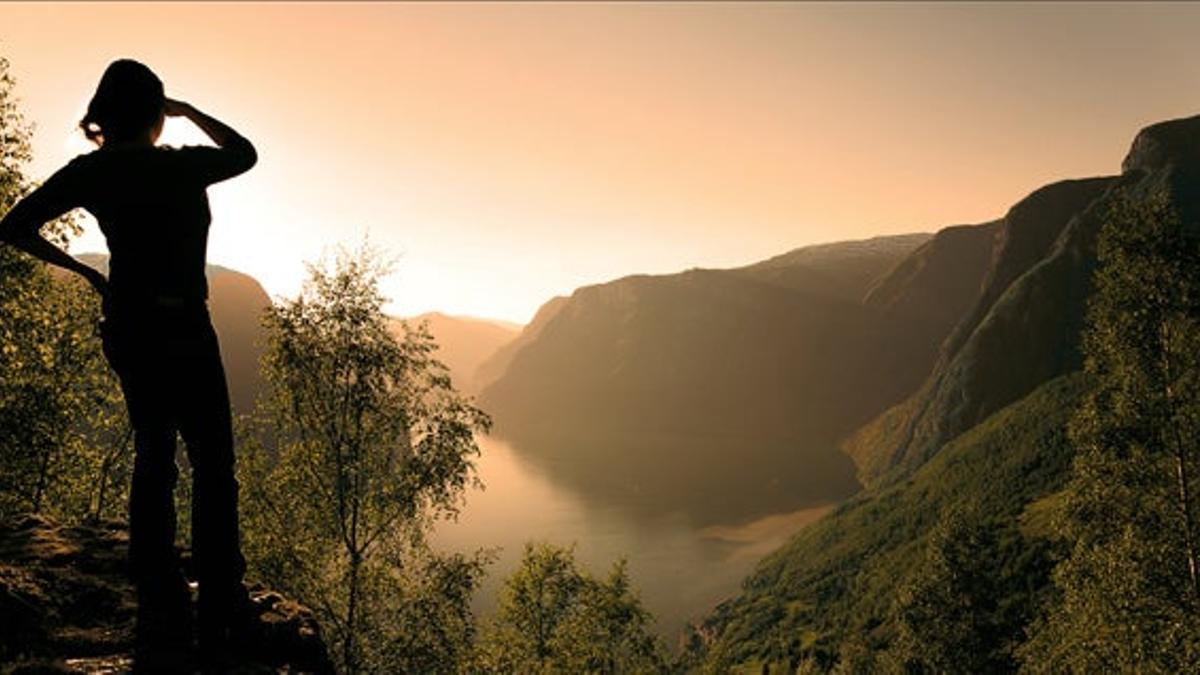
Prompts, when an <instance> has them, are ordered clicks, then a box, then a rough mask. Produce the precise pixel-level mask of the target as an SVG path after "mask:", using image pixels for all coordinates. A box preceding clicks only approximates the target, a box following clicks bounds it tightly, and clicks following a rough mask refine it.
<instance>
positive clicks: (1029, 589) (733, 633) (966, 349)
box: [691, 117, 1200, 672]
mask: <svg viewBox="0 0 1200 675" xmlns="http://www.w3.org/2000/svg"><path fill="white" fill-rule="evenodd" d="M1157 190H1165V191H1167V193H1168V195H1169V197H1170V199H1171V200H1172V202H1173V204H1174V205H1175V206H1176V207H1177V208H1178V209H1179V210H1180V211H1181V212H1182V213H1183V214H1184V222H1185V223H1195V222H1197V218H1198V217H1200V117H1192V118H1187V119H1180V120H1172V121H1169V122H1164V123H1160V124H1156V125H1153V126H1150V127H1147V128H1146V129H1143V130H1142V131H1141V132H1139V133H1138V135H1137V136H1136V138H1135V140H1134V142H1133V144H1132V147H1131V150H1130V152H1129V153H1128V155H1127V156H1126V158H1125V160H1124V162H1123V163H1122V173H1121V174H1120V175H1119V176H1106V177H1098V178H1092V179H1085V180H1076V181H1062V182H1059V183H1055V184H1052V185H1048V186H1046V187H1044V188H1041V189H1040V190H1037V191H1035V192H1034V193H1032V194H1031V195H1029V196H1028V197H1027V198H1025V199H1024V200H1022V201H1021V202H1019V203H1018V204H1017V205H1015V206H1014V207H1013V208H1012V209H1010V211H1009V212H1008V214H1006V216H1005V217H1004V218H1002V219H1000V220H999V221H997V222H996V223H991V224H985V225H980V226H974V228H967V229H966V230H962V231H960V232H958V233H957V234H956V236H960V235H969V236H974V237H975V238H976V239H978V240H979V241H980V242H982V241H984V240H986V239H988V238H989V237H992V238H993V239H994V245H993V246H992V249H991V255H990V256H989V257H988V260H989V263H988V265H987V266H986V271H985V272H984V273H983V275H982V277H981V281H980V284H979V286H978V287H977V289H978V290H977V291H975V292H974V293H973V294H974V295H975V297H974V299H973V300H971V301H970V302H969V303H967V302H964V298H965V297H966V296H967V295H970V294H968V293H967V292H966V291H965V289H962V288H958V289H955V288H954V286H953V284H938V283H933V282H932V280H927V281H923V282H922V281H920V279H921V277H922V276H923V270H924V271H932V270H935V269H939V268H940V269H948V268H949V267H950V266H952V265H953V264H955V261H954V260H952V259H950V258H948V257H946V256H941V255H937V254H936V252H934V251H932V250H929V249H926V250H925V251H922V250H921V249H918V250H917V251H915V252H914V253H913V257H916V256H918V255H923V256H924V260H922V261H920V262H918V261H914V260H912V259H911V258H910V260H907V261H905V262H903V263H901V264H900V265H899V266H897V267H896V268H895V270H894V271H893V273H892V274H891V275H890V278H888V279H885V280H883V281H880V282H879V283H877V284H876V285H875V286H874V288H873V289H872V291H871V292H870V293H869V294H868V304H871V301H872V299H874V300H876V301H879V300H882V299H884V298H887V299H888V301H889V302H894V301H896V300H895V299H897V298H903V297H908V296H910V295H922V294H927V295H928V296H929V297H930V298H936V296H937V295H939V294H945V297H946V298H947V300H948V301H951V300H952V301H953V302H955V303H958V306H959V307H963V306H967V305H969V307H968V308H967V309H966V310H965V311H964V312H963V313H962V315H961V317H960V318H959V320H958V321H957V322H956V323H955V327H954V329H953V330H952V331H950V333H949V334H948V336H947V338H946V339H945V341H944V343H943V344H942V346H941V349H940V351H939V355H938V357H937V359H936V361H935V363H934V364H933V366H932V368H931V369H930V371H929V374H928V376H927V377H926V378H925V381H924V383H923V384H922V385H921V387H920V388H919V389H918V390H917V391H916V392H915V393H913V394H912V395H911V396H909V397H908V398H906V399H905V400H904V401H903V402H901V403H900V404H898V405H896V406H894V407H892V408H891V409H889V410H888V411H886V412H885V413H883V414H882V415H880V416H879V417H877V418H876V419H875V420H873V421H872V422H871V423H869V424H867V425H866V426H864V427H863V428H862V429H861V430H859V431H858V432H857V433H855V434H854V435H853V436H852V437H851V438H850V439H849V440H848V442H847V443H845V448H846V449H847V451H848V452H849V453H850V454H851V455H852V456H853V457H854V459H855V461H856V464H857V466H858V469H859V475H860V476H861V477H863V479H864V480H865V481H866V482H867V483H868V487H867V489H866V490H864V491H863V492H861V493H860V494H858V495H856V496H855V497H853V498H852V499H850V500H847V501H846V502H845V503H843V504H842V505H840V506H839V507H838V508H837V509H835V510H834V511H833V512H832V513H831V514H830V515H829V516H827V517H826V518H825V519H823V520H822V521H819V522H818V523H816V524H814V525H812V526H810V527H808V528H806V529H805V530H803V531H801V532H800V533H799V534H797V535H796V536H795V537H794V538H793V539H792V540H791V541H790V542H789V543H788V544H786V545H785V546H784V547H783V548H781V549H780V550H778V551H776V552H775V553H773V554H772V555H770V556H768V557H767V558H766V559H764V560H763V561H762V562H761V563H760V565H759V567H758V569H757V570H756V571H755V572H754V573H753V574H752V575H751V576H750V577H749V578H748V579H746V580H745V582H744V583H743V587H742V591H741V593H740V594H739V595H738V596H736V597H734V598H732V599H730V600H729V601H727V602H725V603H723V604H722V605H721V606H719V607H718V608H717V609H716V610H715V611H714V612H713V614H712V615H710V616H709V617H707V618H706V619H705V620H704V621H703V622H702V623H701V624H700V626H699V627H698V628H697V630H696V632H695V633H694V635H693V636H692V641H691V648H692V649H693V651H694V654H696V655H698V656H697V659H698V660H706V661H707V666H708V667H709V668H712V669H715V670H726V669H731V668H735V667H739V666H740V667H742V668H750V669H751V670H754V671H755V672H758V671H759V669H760V668H762V669H765V668H768V667H770V666H771V664H774V665H775V666H781V665H786V666H788V667H790V668H795V667H797V666H798V665H799V664H800V662H801V661H803V660H805V659H813V660H815V662H816V663H817V664H818V665H819V666H822V667H829V666H831V665H832V664H833V663H834V662H835V660H836V659H837V658H838V654H839V653H842V654H846V653H848V652H847V651H846V650H847V649H850V651H853V650H854V649H862V648H865V649H867V650H870V651H874V652H876V653H878V652H879V651H880V650H882V649H884V648H886V647H887V645H888V644H889V641H890V639H891V638H892V637H893V636H894V630H895V626H894V624H893V623H892V622H893V617H892V615H891V614H890V611H891V603H892V602H893V601H894V599H895V598H897V597H898V596H897V593H898V589H899V588H900V587H901V586H902V585H903V584H904V583H905V579H906V578H907V577H909V576H910V575H912V574H917V573H919V572H920V569H921V565H922V562H921V561H922V557H921V556H922V555H923V552H924V550H925V548H926V546H927V545H928V544H929V542H930V538H931V532H932V531H933V529H934V527H935V524H936V523H937V522H938V521H939V519H940V518H942V516H943V515H944V514H947V513H973V514H975V516H974V517H975V518H976V519H977V521H976V525H975V527H976V528H977V530H986V531H988V532H990V533H991V534H992V535H993V536H992V539H991V540H990V541H991V543H990V544H988V548H987V550H985V551H982V552H981V553H979V554H978V555H977V556H976V557H975V560H976V563H977V564H978V565H979V566H980V567H981V568H984V569H985V570H986V574H987V577H988V578H989V579H990V582H991V583H993V584H994V587H995V588H996V589H997V591H996V593H995V597H994V598H993V601H994V606H992V607H991V608H990V609H989V612H991V616H992V620H994V621H995V626H996V627H997V628H996V630H995V631H993V635H992V638H993V639H995V640H996V641H997V642H996V649H997V654H998V655H999V658H1000V659H1002V660H1003V659H1010V660H1011V647H1012V645H1013V644H1015V643H1016V642H1018V641H1020V640H1022V639H1023V630H1024V627H1025V626H1026V625H1027V624H1028V621H1029V620H1030V619H1031V618H1032V615H1033V611H1034V608H1035V607H1036V606H1037V605H1038V602H1039V600H1040V599H1041V597H1042V594H1043V593H1045V592H1046V591H1047V588H1048V582H1049V571H1050V570H1051V569H1052V567H1053V565H1054V562H1055V560H1056V559H1057V556H1059V555H1061V551H1059V550H1057V549H1056V546H1061V544H1059V543H1053V542H1051V541H1049V540H1048V538H1047V537H1046V530H1047V528H1046V523H1045V519H1046V516H1045V515H1044V514H1045V513H1046V512H1047V510H1048V509H1047V505H1048V504H1050V503H1052V502H1053V501H1054V500H1055V499H1057V496H1056V495H1057V491H1058V490H1059V488H1061V486H1062V485H1063V484H1064V483H1065V481H1066V480H1067V478H1068V476H1069V471H1070V459H1071V457H1072V455H1073V451H1072V449H1071V447H1070V446H1069V444H1068V443H1067V441H1066V438H1065V425H1066V422H1067V420H1068V419H1069V418H1070V416H1071V414H1072V413H1073V411H1074V410H1075V408H1076V407H1077V406H1078V404H1079V402H1080V400H1082V397H1083V396H1084V394H1085V393H1086V392H1087V391H1088V387H1089V383H1088V381H1087V379H1086V378H1085V377H1084V376H1083V375H1082V374H1081V373H1080V369H1081V365H1082V357H1081V347H1080V331H1081V328H1082V326H1083V321H1084V314H1085V311H1086V305H1087V298H1088V296H1089V294H1090V292H1091V275H1092V271H1093V269H1094V267H1095V265H1096V250H1095V248H1096V238H1097V235H1098V233H1099V230H1100V228H1101V226H1102V225H1103V224H1104V222H1105V220H1106V214H1107V212H1108V210H1109V208H1110V207H1112V206H1113V205H1114V204H1115V203H1116V202H1118V201H1119V200H1124V199H1130V200H1135V201H1136V200H1140V199H1144V198H1146V197H1147V196H1148V195H1149V194H1150V193H1151V192H1153V191H1157ZM987 228H990V229H991V230H992V234H988V233H987V232H986V231H985V229H987ZM944 233H945V231H943V233H939V235H938V236H935V238H934V240H933V241H934V242H936V241H937V239H938V237H940V236H942V235H943V234H944ZM970 233H973V235H970ZM1197 234H1198V235H1200V233H1197ZM993 235H994V237H993ZM939 288H940V289H941V290H938V289H939ZM885 289H886V293H884V290H885ZM848 645H850V647H848ZM1010 665H1013V666H1014V668H1015V664H1011V663H1010ZM772 672H774V671H773V670H772Z"/></svg>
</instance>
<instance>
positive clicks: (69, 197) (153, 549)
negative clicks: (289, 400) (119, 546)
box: [0, 59, 256, 665]
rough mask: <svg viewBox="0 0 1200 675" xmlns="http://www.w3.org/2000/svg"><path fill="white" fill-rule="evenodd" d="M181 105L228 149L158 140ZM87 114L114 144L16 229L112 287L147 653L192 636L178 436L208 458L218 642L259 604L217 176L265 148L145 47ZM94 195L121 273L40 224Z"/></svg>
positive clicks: (168, 651) (109, 336)
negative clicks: (227, 356)
mask: <svg viewBox="0 0 1200 675" xmlns="http://www.w3.org/2000/svg"><path fill="white" fill-rule="evenodd" d="M166 116H182V117H186V118H188V119H189V120H191V121H192V122H194V123H195V124H196V126H198V127H199V128H200V129H201V130H203V131H204V133H206V134H207V135H208V136H209V138H211V139H212V140H213V142H214V143H215V144H216V146H217V147H211V146H185V147H182V148H170V147H163V146H157V145H155V143H156V142H157V141H158V137H159V134H160V133H161V132H162V127H163V121H164V118H165V117H166ZM80 127H81V128H82V129H83V133H84V134H85V135H86V136H87V138H88V139H90V140H91V141H93V142H94V143H95V144H96V145H97V146H98V149H97V150H94V151H92V152H90V153H87V154H84V155H80V156H78V157H76V158H75V159H73V160H71V161H70V162H69V163H68V164H67V165H66V166H65V167H63V168H62V169H60V170H59V171H57V172H56V173H55V174H54V175H52V176H51V177H50V178H49V179H47V180H46V182H45V183H44V184H43V185H42V186H41V187H39V188H38V189H36V190H35V191H33V192H32V193H31V194H29V195H28V196H27V197H26V198H25V199H24V200H22V201H21V202H19V203H18V204H17V205H16V206H14V207H13V208H12V210H11V211H10V212H9V213H8V215H7V216H5V218H4V220H3V221H0V238H3V240H5V241H7V242H9V243H11V244H13V245H15V246H17V247H18V248H21V249H23V250H25V251H27V252H28V253H30V254H32V255H34V256H36V257H38V258H41V259H42V260H45V261H46V262H49V263H52V264H54V265H59V266H61V267H64V268H66V269H69V270H72V271H74V272H77V273H79V274H80V275H82V276H83V277H85V278H86V279H87V280H88V281H89V282H90V283H91V284H92V286H93V287H95V289H96V290H97V291H98V292H99V293H100V294H101V296H102V297H103V307H104V319H103V321H102V323H101V337H102V340H103V346H104V354H105V356H106V357H107V359H108V362H109V364H110V365H111V366H112V368H113V370H114V371H116V373H117V375H118V377H119V378H120V381H121V388H122V391H123V392H124V395H125V404H126V406H127V407H128V409H129V418H130V420H131V422H132V424H133V429H134V448H135V453H136V459H135V461H134V471H133V485H132V489H131V494H130V506H129V520H130V524H129V525H130V540H129V558H130V571H131V574H132V577H133V580H134V583H135V585H136V587H137V591H138V604H139V607H138V615H137V620H138V621H137V641H136V642H137V648H138V650H139V651H138V653H139V655H140V658H143V659H144V662H143V663H144V665H148V664H146V663H145V661H147V660H151V656H150V655H152V654H154V655H158V656H163V655H167V657H170V656H172V655H175V654H178V653H179V651H181V650H186V649H187V648H188V647H190V644H191V628H192V625H191V606H190V594H189V592H188V588H187V585H186V581H185V579H184V577H183V575H182V573H181V571H180V567H179V560H178V558H177V556H176V553H175V548H174V542H175V506H174V501H173V493H174V488H175V482H176V478H177V475H178V472H177V469H176V465H175V440H176V433H178V434H180V435H181V436H182V437H183V440H184V442H185V443H186V445H187V452H188V458H189V461H190V463H191V466H192V470H193V502H192V550H193V562H194V568H195V576H196V580H197V581H198V582H199V587H200V591H199V593H200V595H199V602H198V611H197V619H198V626H197V628H198V637H199V647H200V649H201V654H202V655H205V654H207V655H210V656H211V655H214V654H219V653H222V652H223V651H224V650H225V649H226V648H227V647H228V640H229V639H230V631H231V626H232V624H233V623H234V622H235V617H236V615H237V612H238V611H240V610H241V609H243V608H244V607H245V602H246V592H245V589H244V587H243V585H242V575H243V573H244V571H245V562H244V560H243V558H242V554H241V551H240V546H239V542H238V520H237V518H238V516H237V491H238V487H237V482H236V481H235V479H234V455H233V434H232V430H231V423H230V408H229V394H228V390H227V388H226V382H225V373H224V369H223V367H222V364H221V356H220V352H219V350H218V346H217V336H216V333H215V332H214V331H213V327H212V323H211V321H210V319H209V314H208V306H207V297H208V287H207V281H206V279H205V273H204V270H205V249H206V246H207V237H208V227H209V221H210V216H209V209H208V198H207V195H206V192H205V189H206V188H207V187H208V186H209V185H211V184H212V183H215V182H217V181H221V180H225V179H227V178H231V177H233V176H236V175H238V174H240V173H242V172H244V171H246V170H248V169H249V168H250V167H252V166H254V163H255V161H256V154H255V151H254V147H253V146H252V145H251V144H250V142H249V141H247V140H246V139H245V138H242V137H241V136H240V135H238V134H237V132H235V131H234V130H232V129H230V128H229V127H227V126H225V125H224V124H222V123H221V122H218V121H217V120H215V119H213V118H211V117H209V116H207V115H205V114H204V113H202V112H200V111H198V110H196V109H195V108H193V107H192V106H190V105H188V104H186V103H182V102H179V101H175V100H172V99H169V98H166V97H165V96H164V94H163V85H162V82H161V81H160V80H159V79H158V77H157V76H156V75H155V74H154V73H153V72H151V71H150V69H149V68H147V67H146V66H144V65H142V64H141V63H138V62H136V61H131V60H125V59H123V60H119V61H115V62H113V63H112V64H111V65H109V66H108V68H107V69H106V70H105V71H104V75H103V77H102V78H101V80H100V85H99V87H98V88H97V89H96V94H95V96H94V97H93V98H92V100H91V103H90V104H89V105H88V109H87V115H86V116H85V117H84V119H83V120H82V121H81V122H80ZM76 207H82V208H85V209H87V210H88V211H89V212H91V213H92V214H93V215H94V216H95V217H96V219H97V221H99V223H100V229H101V231H103V233H104V236H105V238H106V239H107V242H108V248H109V252H110V259H109V276H108V277H107V278H105V276H104V275H103V274H101V273H100V272H97V271H96V270H94V269H92V268H90V267H87V266H85V265H83V264H81V263H80V262H79V261H77V260H75V259H74V258H72V257H71V256H69V255H67V254H66V253H65V252H63V251H62V250H61V249H59V248H57V247H55V246H54V245H52V244H51V243H49V242H48V241H46V240H45V239H43V238H42V237H41V236H40V235H39V229H40V228H41V226H42V225H43V224H44V223H46V222H47V221H50V220H53V219H54V218H56V217H58V216H60V215H62V214H64V213H66V212H67V211H70V210H71V209H74V208H76Z"/></svg>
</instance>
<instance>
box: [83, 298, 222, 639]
mask: <svg viewBox="0 0 1200 675" xmlns="http://www.w3.org/2000/svg"><path fill="white" fill-rule="evenodd" d="M101 336H102V338H103V342H104V355H105V356H106V357H107V358H108V362H109V364H110V365H111V366H112V368H113V370H115V371H116V373H117V376H118V377H119V378H120V380H121V389H122V391H123V392H124V394H125V404H126V406H127V407H128V409H129V418H130V421H131V422H132V424H133V430H134V450H135V453H136V456H135V459H134V469H133V486H132V488H131V492H130V502H129V559H130V568H131V572H132V575H133V580H134V582H135V584H136V585H137V586H138V589H139V595H143V596H146V597H153V594H154V593H155V592H156V591H157V589H159V588H162V587H163V585H164V584H171V583H174V582H175V581H177V580H178V579H179V578H180V577H179V575H180V573H179V561H178V558H177V556H176V553H175V502H174V491H175V482H176V480H177V478H178V476H179V471H178V468H177V467H176V464H175V438H176V433H178V434H179V435H181V436H182V437H183V441H184V443H185V444H186V445H187V453H188V461H189V463H190V464H191V467H192V514H191V516H192V560H193V565H194V569H195V577H196V580H197V581H198V582H199V584H200V594H201V608H202V612H203V606H204V604H205V603H204V596H205V595H210V596H214V597H215V596H216V595H219V594H223V593H226V592H232V591H231V589H233V588H235V587H236V588H240V587H241V581H242V576H243V574H244V572H245V567H246V565H245V560H244V559H243V558H242V554H241V548H240V545H239V541H238V511H237V500H238V484H237V480H236V479H235V478H234V455H233V429H232V420H231V413H230V409H229V392H228V389H227V387H226V384H225V371H224V368H223V367H222V364H221V354H220V350H219V348H218V345H217V335H216V332H215V331H214V330H213V327H212V322H211V320H210V318H209V314H208V308H207V307H206V306H205V305H203V304H199V305H193V306H188V307H159V306H151V307H149V308H137V309H132V310H131V309H124V310H121V311H109V312H108V316H106V318H105V320H104V322H103V324H102V326H101ZM201 620H202V621H203V615H202V616H201Z"/></svg>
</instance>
